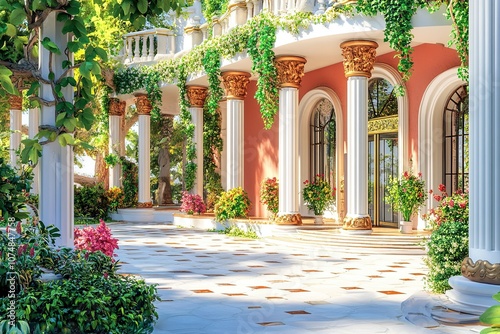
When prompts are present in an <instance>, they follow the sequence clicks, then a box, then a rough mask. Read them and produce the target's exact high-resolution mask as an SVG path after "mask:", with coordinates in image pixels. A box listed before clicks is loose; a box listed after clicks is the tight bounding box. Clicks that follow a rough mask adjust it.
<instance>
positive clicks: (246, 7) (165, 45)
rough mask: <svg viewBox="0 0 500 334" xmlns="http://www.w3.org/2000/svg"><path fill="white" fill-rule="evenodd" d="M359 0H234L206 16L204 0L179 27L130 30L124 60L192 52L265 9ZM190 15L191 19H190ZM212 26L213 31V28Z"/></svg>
mask: <svg viewBox="0 0 500 334" xmlns="http://www.w3.org/2000/svg"><path fill="white" fill-rule="evenodd" d="M355 2H356V0H230V2H229V5H228V9H227V11H226V12H225V13H224V14H223V15H221V16H220V17H213V18H211V24H209V23H208V22H206V20H205V18H204V17H203V13H202V8H201V2H200V0H194V3H193V6H191V7H188V8H186V9H185V10H184V12H185V14H186V15H185V16H184V18H180V19H178V20H177V23H176V25H177V30H176V32H175V34H174V32H173V31H172V30H169V29H164V28H156V29H150V30H145V31H140V32H134V33H129V34H126V35H125V36H124V49H123V51H122V57H123V58H122V59H123V63H124V64H127V65H131V64H135V63H142V62H148V61H156V60H160V59H165V58H168V57H170V56H173V55H174V54H175V53H176V52H188V51H189V50H191V49H192V48H193V47H195V46H196V45H199V44H201V43H202V42H203V41H204V40H206V39H208V38H210V35H211V36H213V37H216V36H221V35H224V34H227V33H228V32H229V31H230V30H231V29H233V28H235V27H237V26H241V25H244V24H245V23H246V22H247V21H248V20H250V19H252V18H253V17H255V16H257V15H259V14H260V13H262V12H272V13H274V14H275V15H287V14H291V13H294V12H311V13H315V14H322V13H324V12H325V10H326V9H327V8H329V7H332V6H333V7H335V6H342V5H344V4H351V3H355ZM186 17H187V19H186ZM210 27H211V31H210V30H209V29H210Z"/></svg>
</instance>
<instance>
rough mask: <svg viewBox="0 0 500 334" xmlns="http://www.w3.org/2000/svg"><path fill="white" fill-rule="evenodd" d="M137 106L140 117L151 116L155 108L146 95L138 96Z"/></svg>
mask: <svg viewBox="0 0 500 334" xmlns="http://www.w3.org/2000/svg"><path fill="white" fill-rule="evenodd" d="M135 106H136V107H137V113H138V114H139V115H150V113H151V110H152V109H153V106H151V102H150V101H149V99H148V96H147V95H146V94H137V95H136V99H135Z"/></svg>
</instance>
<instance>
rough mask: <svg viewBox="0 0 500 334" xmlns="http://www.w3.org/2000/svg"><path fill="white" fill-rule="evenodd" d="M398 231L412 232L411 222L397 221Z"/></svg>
mask: <svg viewBox="0 0 500 334" xmlns="http://www.w3.org/2000/svg"><path fill="white" fill-rule="evenodd" d="M399 232H401V233H413V222H411V221H409V222H408V221H404V220H401V221H400V222H399Z"/></svg>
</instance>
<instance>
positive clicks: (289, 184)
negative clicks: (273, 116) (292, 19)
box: [275, 56, 306, 225]
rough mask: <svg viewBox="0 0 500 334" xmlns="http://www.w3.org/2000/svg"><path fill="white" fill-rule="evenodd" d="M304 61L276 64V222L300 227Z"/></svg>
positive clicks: (290, 59) (288, 58) (280, 59)
mask: <svg viewBox="0 0 500 334" xmlns="http://www.w3.org/2000/svg"><path fill="white" fill-rule="evenodd" d="M305 64H306V59H305V58H302V57H297V56H279V57H277V58H276V61H275V65H276V70H277V72H278V81H279V84H280V91H279V138H278V140H279V154H278V159H279V161H278V179H279V184H280V186H279V208H278V217H277V218H276V222H277V223H279V224H299V225H300V224H302V217H301V215H300V213H299V196H300V179H299V164H300V163H299V137H300V136H299V87H300V84H301V82H302V77H303V76H304V66H305Z"/></svg>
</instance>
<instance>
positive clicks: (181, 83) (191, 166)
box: [177, 64, 197, 190]
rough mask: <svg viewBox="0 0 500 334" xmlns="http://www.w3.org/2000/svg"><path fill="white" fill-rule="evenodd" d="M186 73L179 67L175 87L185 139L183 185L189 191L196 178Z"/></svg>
mask: <svg viewBox="0 0 500 334" xmlns="http://www.w3.org/2000/svg"><path fill="white" fill-rule="evenodd" d="M186 82H187V71H186V68H185V66H184V65H183V64H181V65H180V66H179V78H178V82H177V87H178V88H179V106H180V122H181V124H182V129H183V132H184V136H185V138H186V158H187V162H186V165H185V166H184V183H185V185H186V190H191V189H193V187H194V181H195V178H196V168H197V167H196V163H195V162H194V160H195V159H196V146H195V144H194V124H193V121H192V119H191V113H190V112H189V101H188V98H187V89H186Z"/></svg>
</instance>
